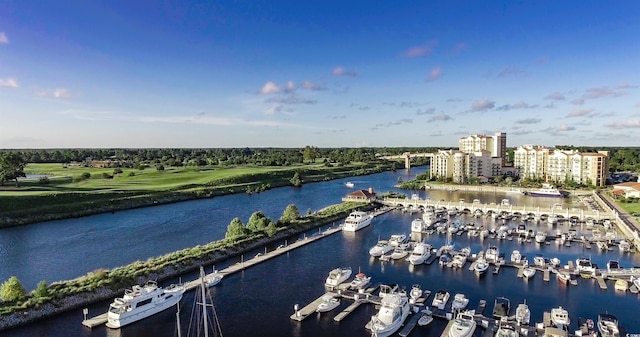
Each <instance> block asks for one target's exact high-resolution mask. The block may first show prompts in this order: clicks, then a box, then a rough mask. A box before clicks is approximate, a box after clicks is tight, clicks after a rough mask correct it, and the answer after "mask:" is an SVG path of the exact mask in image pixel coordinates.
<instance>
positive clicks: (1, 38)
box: [0, 32, 9, 44]
mask: <svg viewBox="0 0 640 337" xmlns="http://www.w3.org/2000/svg"><path fill="white" fill-rule="evenodd" d="M0 44H9V38H8V37H7V34H5V33H4V32H0Z"/></svg>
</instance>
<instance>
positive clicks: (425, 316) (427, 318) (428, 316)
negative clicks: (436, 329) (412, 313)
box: [418, 309, 433, 326]
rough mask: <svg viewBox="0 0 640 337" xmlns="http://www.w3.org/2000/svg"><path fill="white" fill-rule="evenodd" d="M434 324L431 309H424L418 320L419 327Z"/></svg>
mask: <svg viewBox="0 0 640 337" xmlns="http://www.w3.org/2000/svg"><path fill="white" fill-rule="evenodd" d="M431 322H433V315H432V313H431V311H430V310H429V309H423V310H421V311H420V318H418V325H419V326H426V325H429V323H431Z"/></svg>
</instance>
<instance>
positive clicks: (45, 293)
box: [31, 280, 49, 298]
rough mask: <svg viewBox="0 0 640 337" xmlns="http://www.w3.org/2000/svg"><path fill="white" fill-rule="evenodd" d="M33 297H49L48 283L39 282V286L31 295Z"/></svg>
mask: <svg viewBox="0 0 640 337" xmlns="http://www.w3.org/2000/svg"><path fill="white" fill-rule="evenodd" d="M31 294H32V295H33V297H37V298H44V297H49V287H48V286H47V281H44V280H43V281H40V282H38V286H37V287H36V289H34V290H33V292H32V293H31Z"/></svg>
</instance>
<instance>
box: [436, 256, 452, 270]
mask: <svg viewBox="0 0 640 337" xmlns="http://www.w3.org/2000/svg"><path fill="white" fill-rule="evenodd" d="M452 260H453V257H452V256H451V254H450V253H449V252H444V253H443V254H442V255H440V258H439V259H438V264H440V266H441V267H444V266H446V265H448V264H449V263H450V262H451V261H452Z"/></svg>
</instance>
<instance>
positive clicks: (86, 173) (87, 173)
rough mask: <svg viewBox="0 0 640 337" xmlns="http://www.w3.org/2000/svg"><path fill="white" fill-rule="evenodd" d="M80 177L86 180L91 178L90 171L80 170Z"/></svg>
mask: <svg viewBox="0 0 640 337" xmlns="http://www.w3.org/2000/svg"><path fill="white" fill-rule="evenodd" d="M80 178H81V179H82V180H87V179H89V178H91V173H89V172H82V174H81V175H80Z"/></svg>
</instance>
